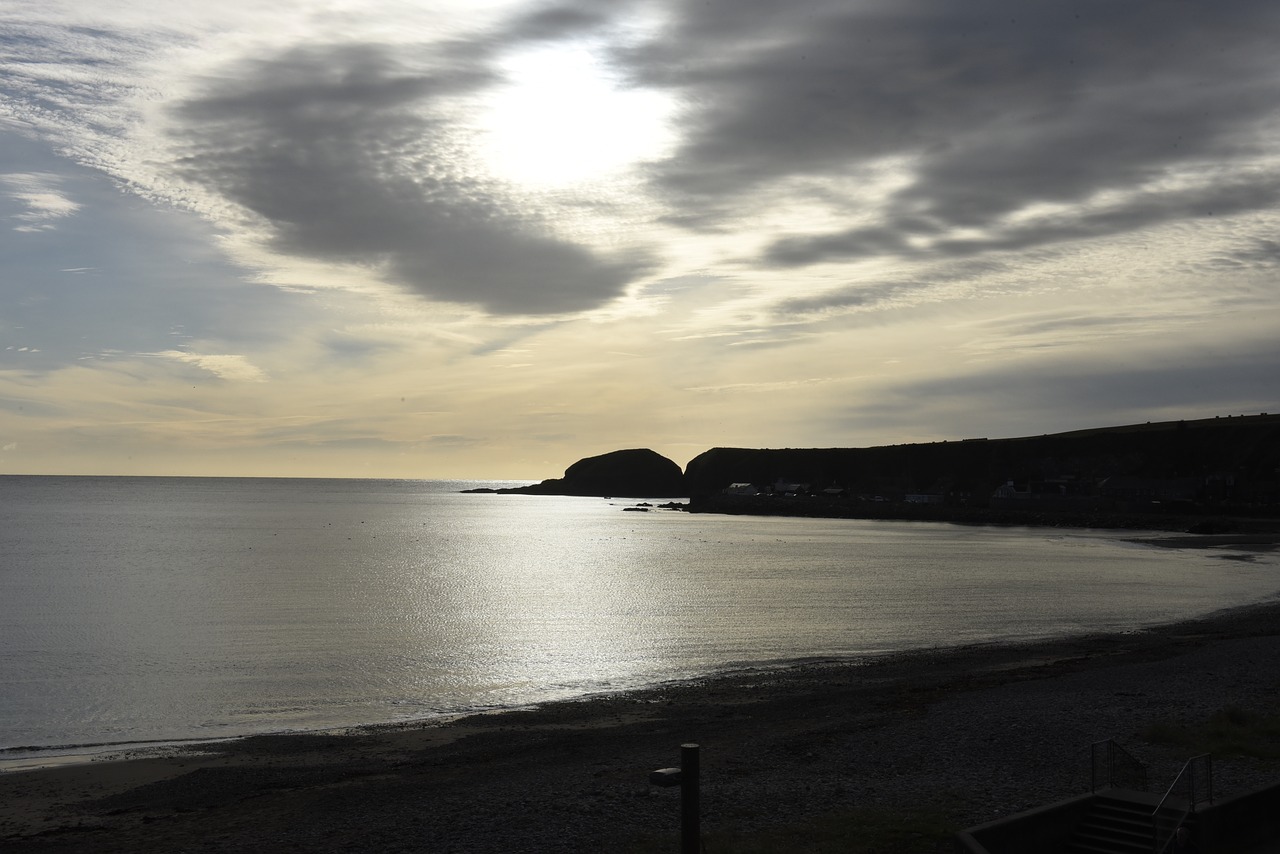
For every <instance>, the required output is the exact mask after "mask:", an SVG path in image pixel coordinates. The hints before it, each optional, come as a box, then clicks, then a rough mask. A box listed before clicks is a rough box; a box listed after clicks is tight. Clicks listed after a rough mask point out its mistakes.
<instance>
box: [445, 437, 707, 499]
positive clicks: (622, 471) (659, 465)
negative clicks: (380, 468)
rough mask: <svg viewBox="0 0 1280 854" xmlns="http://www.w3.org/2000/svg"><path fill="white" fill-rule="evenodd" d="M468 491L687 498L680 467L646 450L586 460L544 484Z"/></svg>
mask: <svg viewBox="0 0 1280 854" xmlns="http://www.w3.org/2000/svg"><path fill="white" fill-rule="evenodd" d="M468 491H470V492H498V493H502V494H508V495H510V494H515V495H590V496H618V497H619V498H680V497H684V496H686V495H688V492H687V491H686V489H685V483H684V473H683V472H682V471H680V466H679V465H677V464H676V463H674V462H673V461H671V460H669V459H667V458H666V457H664V456H662V455H661V454H658V453H656V452H655V451H651V450H649V449H648V448H633V449H629V450H625V451H613V452H611V453H608V454H601V455H600V456H598V457H587V458H586V459H581V460H578V461H577V462H576V463H574V464H573V465H571V466H569V467H568V468H567V469H565V471H564V477H562V478H552V479H550V480H544V481H542V482H541V483H536V484H533V485H531V486H520V487H515V488H511V489H496V490H494V489H479V490H468Z"/></svg>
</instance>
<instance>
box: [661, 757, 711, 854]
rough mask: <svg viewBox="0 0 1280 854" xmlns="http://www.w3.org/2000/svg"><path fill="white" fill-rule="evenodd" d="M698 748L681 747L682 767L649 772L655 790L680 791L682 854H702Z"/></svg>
mask: <svg viewBox="0 0 1280 854" xmlns="http://www.w3.org/2000/svg"><path fill="white" fill-rule="evenodd" d="M699 774H700V771H699V768H698V745H696V744H682V745H680V767H679V768H659V769H658V770H657V771H650V772H649V782H650V783H652V784H653V785H655V786H663V787H668V786H679V787H680V854H698V849H699V843H700V841H701V840H700V839H699V837H700V836H701V828H700V826H699V824H700V816H701V812H702V807H701V805H700V803H699V800H700V797H701V793H700V791H699V787H698V776H699Z"/></svg>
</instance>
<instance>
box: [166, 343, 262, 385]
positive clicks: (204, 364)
mask: <svg viewBox="0 0 1280 854" xmlns="http://www.w3.org/2000/svg"><path fill="white" fill-rule="evenodd" d="M150 355H153V356H160V357H162V358H166V359H174V360H176V361H179V362H183V363H185V364H188V365H195V366H196V367H197V368H200V369H201V370H205V371H208V372H209V373H211V374H213V375H214V376H216V377H218V378H219V379H223V380H238V381H240V382H265V381H266V379H267V375H266V374H265V373H263V372H262V370H261V369H260V368H258V367H257V366H256V365H254V364H253V363H252V362H250V361H249V360H248V359H247V358H245V357H244V356H240V355H236V354H233V353H188V352H185V351H182V350H165V351H164V352H161V353H152V354H150Z"/></svg>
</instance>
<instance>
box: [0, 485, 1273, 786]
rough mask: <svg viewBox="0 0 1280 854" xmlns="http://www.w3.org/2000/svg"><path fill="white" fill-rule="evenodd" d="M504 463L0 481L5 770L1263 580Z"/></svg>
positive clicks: (1100, 609)
mask: <svg viewBox="0 0 1280 854" xmlns="http://www.w3.org/2000/svg"><path fill="white" fill-rule="evenodd" d="M494 485H502V484H494V483H490V482H482V481H421V480H324V479H264V478H160V477H145V478H139V477H28V476H3V477H0V769H4V768H6V767H9V768H12V767H19V766H24V767H25V765H29V764H30V763H31V761H32V759H33V757H34V758H35V759H37V760H38V759H40V758H42V757H43V758H51V757H59V756H74V757H83V756H87V755H94V754H97V753H106V752H118V751H125V750H128V749H131V748H134V747H138V746H142V745H154V744H169V743H176V744H184V743H188V742H201V741H211V740H216V739H222V738H232V737H240V736H245V735H250V734H257V733H276V732H297V731H313V730H331V729H343V728H350V727H355V726H360V725H366V724H380V723H393V722H404V721H412V720H424V719H425V720H430V719H435V718H440V717H445V716H452V715H457V714H463V713H471V712H477V711H488V710H500V709H507V708H516V707H525V706H530V705H536V704H539V703H544V702H548V701H552V700H561V699H569V698H582V697H590V696H595V695H599V694H602V693H609V692H617V691H624V690H627V689H633V688H640V687H646V686H652V685H656V684H659V683H665V682H671V681H682V680H690V679H697V678H701V677H705V676H708V675H714V674H717V673H724V672H729V671H740V670H749V669H753V668H772V667H779V666H786V665H790V664H795V663H800V662H812V661H826V660H859V659H864V658H867V657H872V656H878V655H883V654H885V653H891V652H895V651H900V650H908V649H918V648H938V647H952V646H958V645H967V644H976V643H989V642H1003V641H1022V640H1031V639H1039V638H1049V637H1055V636H1065V635H1073V634H1082V633H1091V632H1099V631H1105V632H1116V631H1137V630H1141V629H1142V628H1144V627H1150V626H1152V625H1156V624H1161V623H1167V622H1171V621H1176V620H1181V619H1184V618H1188V617H1193V616H1197V615H1203V614H1206V613H1209V612H1213V611H1216V610H1219V609H1224V608H1229V607H1233V606H1239V605H1245V604H1251V603H1256V602H1261V601H1267V600H1273V599H1276V598H1277V597H1280V555H1277V554H1276V553H1274V552H1272V553H1242V552H1237V551H1228V550H1221V549H1176V548H1162V547H1153V546H1150V545H1143V544H1139V543H1135V542H1133V541H1132V540H1133V539H1134V538H1135V537H1139V536H1141V534H1140V533H1139V532H1132V531H1124V532H1120V531H1106V530H1056V529H1032V528H1010V527H987V526H962V525H951V524H942V523H918V522H888V521H862V520H834V519H804V518H778V517H749V516H719V515H709V514H689V513H683V512H679V511H675V510H666V509H661V508H660V507H658V506H654V507H649V508H638V505H640V504H641V503H642V502H640V501H638V500H630V499H628V500H623V499H601V498H577V497H558V496H528V495H496V494H466V493H463V492H462V490H464V489H468V488H474V487H479V486H494ZM649 503H652V504H655V505H657V504H659V503H660V502H659V501H651V502H649ZM629 508H630V509H629Z"/></svg>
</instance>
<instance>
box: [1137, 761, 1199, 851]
mask: <svg viewBox="0 0 1280 854" xmlns="http://www.w3.org/2000/svg"><path fill="white" fill-rule="evenodd" d="M1201 762H1203V763H1204V768H1205V773H1204V784H1205V787H1206V789H1207V796H1206V797H1205V798H1204V799H1203V800H1205V801H1207V802H1208V803H1213V756H1212V755H1211V754H1208V753H1201V754H1200V755H1199V756H1192V757H1191V758H1190V759H1188V760H1187V761H1186V763H1185V764H1183V766H1182V770H1181V771H1179V772H1178V776H1177V777H1174V778H1173V783H1172V784H1171V785H1170V786H1169V790H1168V791H1167V792H1165V793H1164V797H1163V798H1161V799H1160V803H1159V804H1158V805H1157V806H1156V808H1155V809H1154V810H1152V811H1151V833H1152V839H1151V850H1152V851H1154V852H1155V854H1164V852H1165V851H1166V850H1168V848H1169V846H1170V845H1171V844H1172V843H1173V840H1174V837H1175V836H1177V833H1178V829H1179V828H1181V827H1182V825H1183V824H1184V823H1185V822H1186V820H1187V817H1188V816H1190V815H1192V814H1194V813H1195V811H1196V806H1197V805H1199V804H1200V802H1201V800H1202V799H1201V798H1199V797H1197V792H1196V790H1197V788H1198V787H1197V786H1196V765H1197V763H1201ZM1184 776H1185V777H1186V780H1187V805H1186V807H1185V809H1183V811H1182V815H1180V816H1178V820H1177V821H1175V822H1174V823H1173V828H1172V829H1171V830H1170V831H1169V833H1168V835H1167V836H1166V837H1165V838H1164V840H1163V842H1162V841H1161V834H1160V812H1161V810H1163V809H1164V808H1165V804H1166V803H1167V802H1168V800H1169V799H1170V798H1171V797H1173V794H1174V791H1175V790H1176V789H1177V788H1178V784H1179V783H1181V782H1182V778H1183V777H1184Z"/></svg>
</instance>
